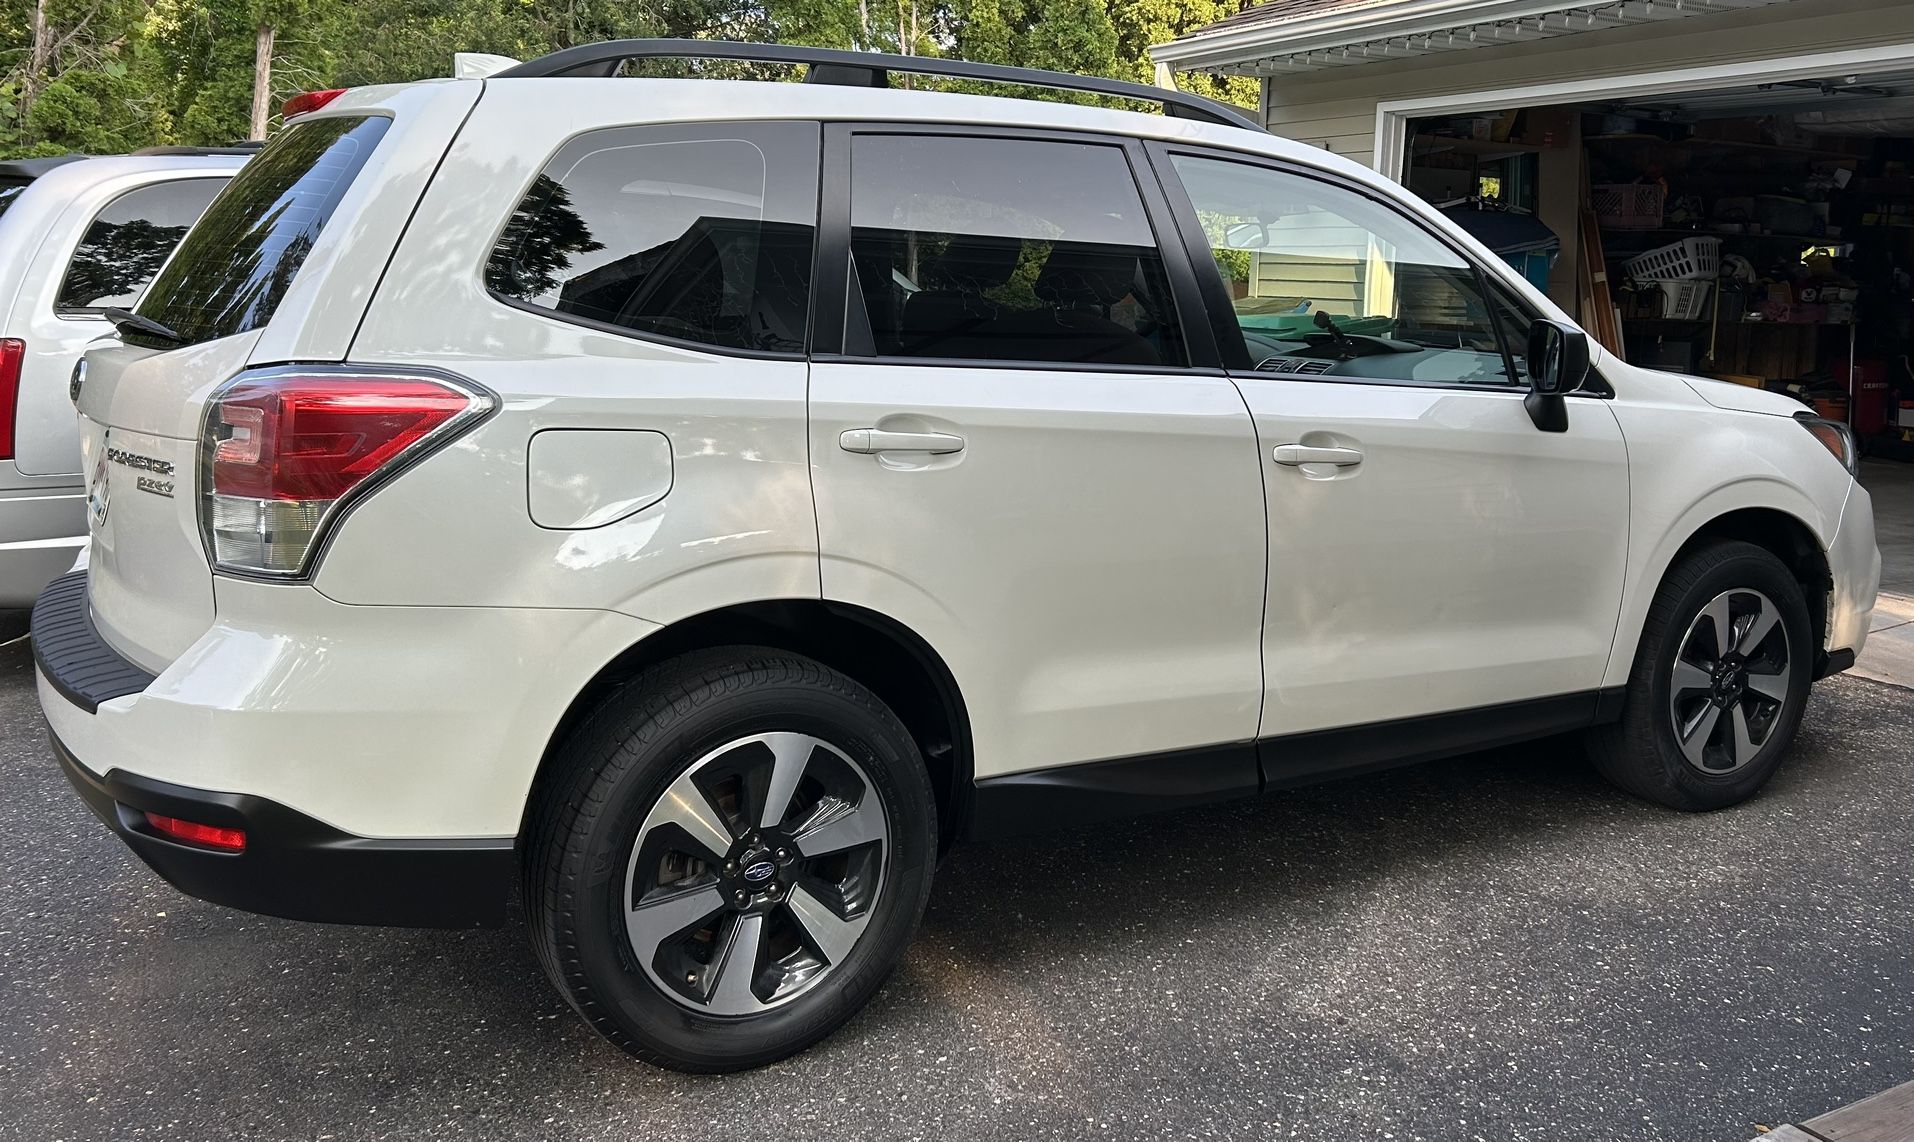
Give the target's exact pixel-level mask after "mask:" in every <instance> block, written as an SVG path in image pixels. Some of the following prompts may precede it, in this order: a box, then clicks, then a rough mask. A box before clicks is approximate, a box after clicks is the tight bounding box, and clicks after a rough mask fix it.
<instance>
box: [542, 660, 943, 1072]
mask: <svg viewBox="0 0 1914 1142" xmlns="http://www.w3.org/2000/svg"><path fill="white" fill-rule="evenodd" d="M558 761H559V763H560V764H563V765H566V766H568V767H569V771H570V778H571V780H570V782H569V785H568V787H566V788H564V789H562V790H554V791H553V792H552V793H551V794H550V795H548V796H547V797H546V798H545V800H544V802H543V804H542V805H541V807H540V810H539V812H538V814H537V819H536V820H535V822H534V827H533V832H532V834H531V836H530V837H529V838H528V843H527V846H526V854H525V855H526V886H525V887H526V893H525V896H526V910H527V913H528V919H529V921H530V924H531V929H532V937H533V944H534V946H535V948H536V950H537V951H538V953H539V957H540V959H541V961H542V962H543V963H544V965H545V969H546V972H547V974H549V975H550V976H551V979H552V981H553V983H555V984H556V985H557V986H558V987H559V989H560V990H561V991H563V992H564V993H565V995H566V997H567V999H569V1000H570V1002H571V1004H572V1006H573V1007H574V1008H575V1009H576V1010H577V1011H578V1012H579V1014H580V1015H582V1016H584V1017H585V1019H586V1020H587V1021H588V1022H590V1023H591V1024H592V1026H593V1027H595V1028H596V1029H597V1030H598V1031H599V1032H600V1033H601V1034H603V1035H604V1036H605V1037H606V1038H608V1039H610V1040H611V1041H612V1042H614V1043H617V1044H618V1045H619V1046H622V1047H624V1048H625V1049H626V1050H628V1051H630V1052H631V1053H633V1054H635V1055H637V1056H639V1057H640V1058H643V1059H646V1060H648V1061H650V1062H654V1063H658V1064H661V1065H664V1066H668V1067H673V1068H676V1069H679V1070H687V1071H728V1070H738V1069H742V1068H745V1067H751V1066H757V1065H761V1064H763V1063H768V1062H772V1061H774V1060H776V1059H780V1058H783V1057H784V1056H786V1055H790V1054H792V1053H794V1052H796V1051H799V1050H801V1049H803V1048H804V1047H806V1046H809V1045H810V1044H811V1043H813V1042H815V1041H816V1040H818V1039H820V1038H822V1037H824V1036H825V1035H827V1034H829V1033H830V1032H831V1031H833V1030H835V1029H836V1028H837V1027H838V1025H840V1024H842V1023H843V1022H844V1021H845V1020H847V1019H849V1018H850V1017H851V1016H852V1015H854V1014H856V1012H857V1011H858V1009H859V1008H860V1007H862V1006H863V1005H864V1003H865V1002H866V1001H868V1000H869V999H870V998H871V996H872V995H873V994H874V993H875V992H876V991H877V988H878V987H879V985H881V984H882V983H883V980H884V978H885V976H886V975H888V974H889V972H890V970H891V968H892V967H893V966H894V965H895V964H896V963H897V961H898V959H899V958H900V957H901V956H902V954H903V951H904V948H905V946H906V945H907V944H908V943H909V940H910V937H911V934H912V932H913V931H914V930H915V928H916V925H917V921H918V919H919V917H920V916H921V915H922V914H923V909H924V904H925V901H926V899H927V897H928V895H929V890H930V877H931V869H932V863H933V861H932V857H933V854H934V853H935V851H936V837H935V828H936V825H935V821H936V818H935V815H934V813H933V811H932V804H931V795H930V786H929V781H928V778H927V777H926V775H925V772H924V767H923V762H922V761H921V759H920V758H919V756H918V753H917V748H916V745H915V743H914V742H913V741H912V739H911V737H910V735H909V734H908V733H907V732H906V731H905V729H904V727H903V726H902V725H901V724H900V723H899V722H898V720H897V718H896V717H895V715H893V714H892V713H891V711H890V710H889V709H888V708H887V707H885V706H884V705H883V703H881V702H879V701H878V700H877V698H875V697H874V696H873V695H872V694H871V693H870V692H869V691H867V690H865V689H864V688H863V687H862V686H860V685H858V684H857V683H856V682H854V681H852V680H851V679H849V678H846V677H844V676H843V675H841V674H838V673H837V672H835V671H833V670H830V669H828V668H827V667H824V666H822V665H820V664H818V663H816V662H812V661H810V660H808V659H803V658H798V657H795V656H792V655H787V654H782V653H779V652H774V651H758V650H741V651H726V652H717V653H714V654H707V655H700V656H696V657H694V658H689V659H685V660H680V661H679V662H677V663H673V664H669V665H667V666H665V667H662V668H660V669H658V670H654V671H651V672H648V673H647V674H645V675H642V676H641V677H640V678H638V679H637V680H636V681H635V682H633V683H632V684H630V685H629V686H627V687H625V688H624V689H623V690H622V691H620V692H619V693H618V694H616V695H614V696H613V697H612V698H611V699H608V700H607V701H606V703H604V704H603V705H602V706H601V707H600V708H599V710H598V711H597V712H596V713H595V714H593V715H592V716H591V717H590V718H589V719H587V721H586V723H585V724H584V725H583V726H582V727H581V729H580V730H579V731H578V732H577V733H576V734H574V735H572V737H571V738H570V740H569V741H568V742H567V744H566V745H565V746H564V747H563V753H562V755H561V756H560V757H559V758H558Z"/></svg>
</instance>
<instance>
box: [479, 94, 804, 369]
mask: <svg viewBox="0 0 1914 1142" xmlns="http://www.w3.org/2000/svg"><path fill="white" fill-rule="evenodd" d="M819 137H820V130H819V128H818V126H817V124H815V123H750V124H709V125H701V126H697V127H684V126H670V127H619V128H613V129H611V130H605V131H594V132H592V133H590V134H587V135H583V136H580V137H579V138H577V139H574V140H573V141H572V142H570V143H568V144H566V146H565V147H564V149H563V150H561V151H559V153H558V154H557V155H556V156H555V157H554V158H553V159H552V161H551V162H550V163H549V164H548V165H547V166H546V168H545V170H544V172H543V173H541V174H540V175H539V176H538V177H537V178H536V179H534V180H533V182H532V187H531V190H530V192H529V193H527V194H526V196H525V198H524V199H523V200H522V201H521V202H520V203H519V204H518V208H517V209H516V210H514V211H513V212H512V216H511V218H510V219H509V220H507V222H506V224H505V228H504V230H503V232H502V233H500V235H499V238H498V242H497V244H496V246H495V247H494V248H493V251H492V256H491V259H490V261H489V262H488V263H487V265H486V268H485V284H486V287H487V288H488V289H490V290H491V292H492V294H493V296H495V297H498V298H500V299H502V300H504V301H507V302H509V303H512V304H515V305H519V306H522V307H527V308H532V309H537V310H543V311H548V312H550V313H553V314H556V315H558V316H560V317H564V318H566V319H568V320H572V321H578V322H581V323H584V324H590V325H598V326H605V327H609V328H613V329H617V330H620V331H625V332H632V333H639V334H646V335H650V336H656V337H663V338H670V339H672V340H676V341H684V342H689V343H692V344H696V345H705V346H713V347H716V348H721V349H733V350H745V351H748V352H759V353H777V354H795V353H802V352H803V351H804V345H805V328H806V323H807V321H808V317H809V314H808V310H809V308H810V297H811V256H812V243H813V238H814V234H815V232H816V220H817V163H818V142H819Z"/></svg>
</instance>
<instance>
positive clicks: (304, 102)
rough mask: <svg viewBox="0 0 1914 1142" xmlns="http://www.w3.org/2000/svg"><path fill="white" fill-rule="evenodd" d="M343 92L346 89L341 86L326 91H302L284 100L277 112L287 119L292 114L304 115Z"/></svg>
mask: <svg viewBox="0 0 1914 1142" xmlns="http://www.w3.org/2000/svg"><path fill="white" fill-rule="evenodd" d="M345 93H346V89H345V88H343V87H334V88H331V89H330V90H327V91H302V92H300V93H299V94H298V95H295V96H293V97H292V98H291V99H288V100H286V102H285V105H284V106H282V107H280V108H279V113H280V114H281V115H283V116H285V117H286V118H288V119H290V118H292V117H293V116H294V115H304V114H305V113H306V112H308V111H317V110H319V109H320V108H321V107H324V106H325V105H326V104H328V103H331V102H332V101H333V100H335V99H337V98H339V97H340V96H341V95H344V94H345Z"/></svg>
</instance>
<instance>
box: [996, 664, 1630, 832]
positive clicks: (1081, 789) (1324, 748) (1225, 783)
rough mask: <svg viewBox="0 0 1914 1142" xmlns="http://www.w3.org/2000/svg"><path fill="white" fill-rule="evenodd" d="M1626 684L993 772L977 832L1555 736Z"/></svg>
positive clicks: (1225, 794)
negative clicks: (1189, 747) (1186, 747)
mask: <svg viewBox="0 0 1914 1142" xmlns="http://www.w3.org/2000/svg"><path fill="white" fill-rule="evenodd" d="M1622 694H1623V691H1622V688H1621V687H1615V688H1612V689H1608V690H1584V691H1581V692H1580V693H1575V694H1562V695H1558V696H1555V697H1550V698H1537V699H1533V700H1530V701H1525V702H1509V703H1505V704H1502V705H1497V706H1480V707H1477V708H1476V709H1473V710H1457V711H1453V712H1449V713H1443V714H1432V715H1429V716H1427V717H1417V718H1401V719H1398V720H1396V721H1390V722H1377V723H1374V724H1371V725H1364V726H1350V727H1346V728H1343V729H1333V730H1314V731H1311V732H1309V733H1301V734H1286V735H1283V736H1280V737H1270V738H1263V739H1261V740H1260V741H1254V742H1232V743H1227V744H1224V745H1218V746H1211V747H1207V748H1204V749H1193V750H1178V751H1175V752H1171V753H1156V754H1144V755H1141V756H1138V757H1122V758H1116V759H1114V760H1111V761H1095V762H1089V763H1087V764H1083V765H1060V766H1056V767H1054V768H1050V769H1038V770H1032V771H1030V772H1027V773H1012V774H1008V775H1006V776H1004V777H986V778H984V779H983V780H981V781H978V782H977V783H976V796H975V800H974V801H973V804H972V811H971V816H970V821H971V828H970V835H971V836H973V837H995V836H1009V835H1015V834H1018V833H1027V832H1035V831H1037V830H1040V829H1049V828H1055V827H1057V826H1059V825H1076V824H1089V823H1092V822H1097V821H1110V820H1116V819H1120V818H1123V817H1134V816H1138V815H1140V814H1143V813H1153V812H1158V811H1161V810H1166V809H1182V808H1187V807H1189V806H1191V805H1203V804H1207V803H1209V802H1213V801H1228V800H1232V799H1234V798H1238V797H1249V796H1253V795H1255V794H1258V793H1265V792H1269V791H1271V790H1274V789H1285V788H1292V787H1294V786H1298V785H1308V784H1312V783H1314V782H1318V781H1329V780H1333V779H1335V778H1338V777H1347V776H1351V775H1354V774H1358V773H1369V772H1373V771H1375V770H1380V769H1389V768H1392V767H1394V766H1398V765H1413V764H1415V763H1416V762H1422V761H1434V760H1436V759H1437V758H1443V757H1453V756H1454V755H1456V754H1461V753H1470V752H1472V751H1474V750H1479V749H1492V748H1494V747H1496V746H1502V745H1510V744H1513V743H1515V742H1521V741H1530V740H1532V739H1535V738H1543V737H1548V736H1550V735H1551V734H1559V733H1567V732H1569V731H1572V730H1579V729H1586V728H1587V727H1589V726H1594V725H1600V724H1603V723H1606V722H1612V721H1614V720H1615V719H1617V718H1619V717H1621V711H1622Z"/></svg>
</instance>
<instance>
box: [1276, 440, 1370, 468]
mask: <svg viewBox="0 0 1914 1142" xmlns="http://www.w3.org/2000/svg"><path fill="white" fill-rule="evenodd" d="M1276 462H1277V463H1278V464H1288V465H1291V466H1294V465H1297V464H1334V465H1335V466H1336V467H1338V468H1348V467H1351V466H1353V465H1356V464H1360V463H1362V450H1361V449H1360V448H1316V447H1313V446H1311V445H1308V444H1278V445H1277V446H1276Z"/></svg>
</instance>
